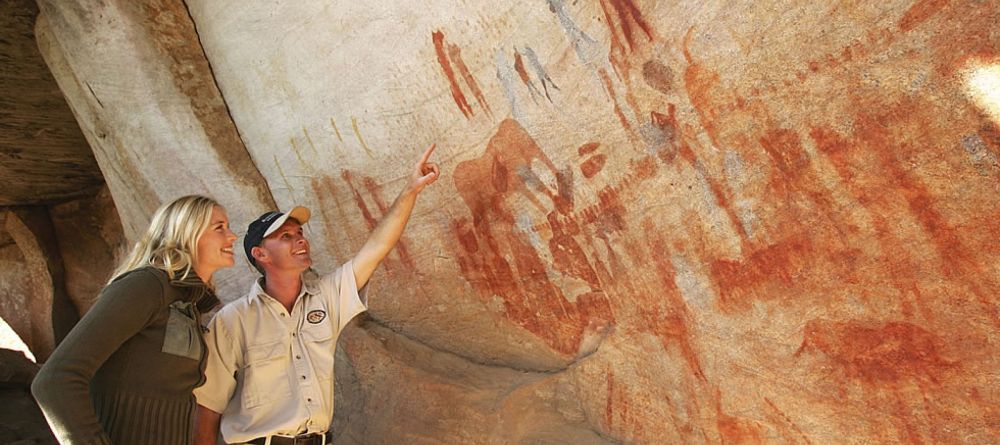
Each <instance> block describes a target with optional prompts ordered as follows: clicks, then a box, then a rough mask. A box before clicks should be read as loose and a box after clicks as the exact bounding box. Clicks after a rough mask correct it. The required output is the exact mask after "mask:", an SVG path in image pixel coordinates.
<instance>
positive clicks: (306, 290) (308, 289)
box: [248, 269, 320, 301]
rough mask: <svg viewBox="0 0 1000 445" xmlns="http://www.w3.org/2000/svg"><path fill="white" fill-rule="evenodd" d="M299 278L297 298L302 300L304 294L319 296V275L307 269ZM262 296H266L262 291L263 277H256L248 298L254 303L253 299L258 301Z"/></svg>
mask: <svg viewBox="0 0 1000 445" xmlns="http://www.w3.org/2000/svg"><path fill="white" fill-rule="evenodd" d="M301 278H302V291H301V292H300V293H299V298H302V296H303V295H306V294H309V295H316V294H319V292H320V288H319V275H318V274H316V272H314V271H313V270H312V269H309V270H307V271H305V272H303V273H302V277H301ZM262 295H267V292H266V291H265V290H264V277H257V279H256V280H254V282H253V285H251V286H250V293H249V294H248V296H249V297H250V301H254V300H255V299H259V298H260V297H261V296H262Z"/></svg>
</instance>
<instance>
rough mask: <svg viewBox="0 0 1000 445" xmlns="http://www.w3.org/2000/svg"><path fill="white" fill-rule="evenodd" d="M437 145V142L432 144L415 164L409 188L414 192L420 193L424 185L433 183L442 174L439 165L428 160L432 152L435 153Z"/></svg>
mask: <svg viewBox="0 0 1000 445" xmlns="http://www.w3.org/2000/svg"><path fill="white" fill-rule="evenodd" d="M435 147H437V144H431V146H430V147H427V150H425V151H424V154H423V156H420V160H419V161H417V165H415V166H413V174H412V175H411V177H410V185H409V189H410V190H412V191H413V192H414V193H420V191H421V190H423V189H424V187H427V186H428V185H431V184H433V183H434V181H437V179H438V177H440V176H441V170H440V169H439V168H438V165H437V164H435V163H433V162H427V160H428V159H430V157H431V153H434V148H435Z"/></svg>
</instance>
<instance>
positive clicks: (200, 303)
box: [170, 270, 220, 312]
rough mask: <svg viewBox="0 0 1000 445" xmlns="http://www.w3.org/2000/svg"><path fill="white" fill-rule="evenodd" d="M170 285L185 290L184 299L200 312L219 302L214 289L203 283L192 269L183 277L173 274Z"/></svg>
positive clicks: (206, 310)
mask: <svg viewBox="0 0 1000 445" xmlns="http://www.w3.org/2000/svg"><path fill="white" fill-rule="evenodd" d="M170 285H171V286H174V287H176V288H178V289H181V290H182V291H183V292H185V300H186V301H189V302H192V303H194V304H195V306H197V307H198V310H199V311H200V312H208V311H209V310H211V309H212V308H214V307H215V306H217V305H219V303H220V301H219V297H217V296H216V295H215V291H214V290H213V289H211V288H210V287H209V286H208V285H207V284H205V282H204V281H202V280H201V277H199V276H198V274H196V273H194V271H193V270H192V271H189V272H188V273H187V276H186V277H183V278H182V277H181V275H180V274H177V275H175V276H174V278H172V279H171V280H170Z"/></svg>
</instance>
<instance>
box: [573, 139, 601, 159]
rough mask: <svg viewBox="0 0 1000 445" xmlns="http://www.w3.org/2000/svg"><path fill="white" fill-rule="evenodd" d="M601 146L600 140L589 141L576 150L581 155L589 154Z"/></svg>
mask: <svg viewBox="0 0 1000 445" xmlns="http://www.w3.org/2000/svg"><path fill="white" fill-rule="evenodd" d="M600 146H601V143H600V142H587V143H586V144H583V145H581V146H580V148H577V149H576V152H577V153H578V154H579V155H580V156H583V155H588V154H591V153H593V152H594V151H595V150H597V147H600Z"/></svg>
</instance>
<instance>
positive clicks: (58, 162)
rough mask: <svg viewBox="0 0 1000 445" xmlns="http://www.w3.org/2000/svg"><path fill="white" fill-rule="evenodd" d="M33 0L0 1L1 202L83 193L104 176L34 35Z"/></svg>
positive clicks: (40, 200)
mask: <svg viewBox="0 0 1000 445" xmlns="http://www.w3.org/2000/svg"><path fill="white" fill-rule="evenodd" d="M37 15H38V6H37V5H36V4H35V2H34V1H33V0H5V1H4V2H2V3H0V29H2V30H3V31H0V33H2V35H3V39H0V63H2V68H0V182H2V183H3V184H4V186H3V190H2V191H0V206H8V205H26V204H46V203H49V202H51V201H54V200H66V199H73V198H79V197H82V196H86V195H88V194H90V193H93V192H94V191H96V190H97V189H98V188H99V187H100V186H101V184H103V182H104V180H103V179H102V178H101V172H100V170H99V169H98V168H97V163H96V162H95V161H94V154H93V153H92V152H91V150H90V147H89V146H88V145H87V141H86V140H85V139H84V138H83V134H81V133H80V128H79V127H78V126H77V124H76V121H75V119H74V117H73V113H72V112H71V111H70V109H69V107H68V106H67V105H66V99H64V98H63V95H62V93H60V91H59V87H58V86H57V85H56V82H55V79H53V77H52V73H51V72H50V71H49V69H48V67H47V66H46V65H45V62H44V61H43V60H42V56H41V54H40V53H39V51H38V45H37V44H36V43H35V38H34V24H35V17H36V16H37Z"/></svg>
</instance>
